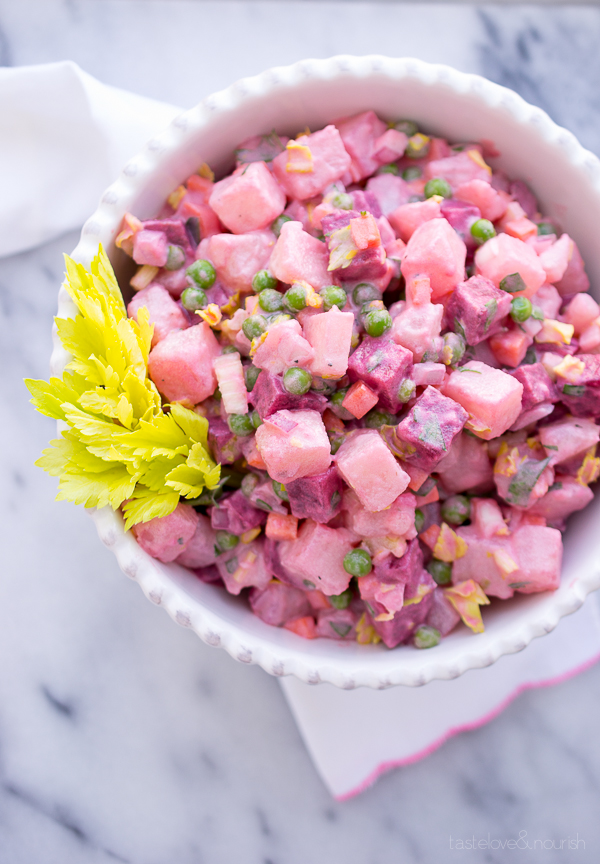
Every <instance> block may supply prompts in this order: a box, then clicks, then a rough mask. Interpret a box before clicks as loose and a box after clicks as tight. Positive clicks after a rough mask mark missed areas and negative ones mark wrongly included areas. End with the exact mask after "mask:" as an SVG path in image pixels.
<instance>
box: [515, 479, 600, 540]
mask: <svg viewBox="0 0 600 864" xmlns="http://www.w3.org/2000/svg"><path fill="white" fill-rule="evenodd" d="M593 498H594V493H593V492H592V490H591V489H590V487H589V486H586V485H585V484H583V483H580V482H579V481H578V480H576V479H575V477H570V476H569V475H568V474H557V475H556V477H555V481H554V483H553V484H552V487H551V488H550V489H549V490H548V491H547V492H546V494H545V495H544V497H543V498H540V499H539V501H536V502H535V504H534V505H533V507H531V508H530V509H529V510H528V511H527V512H528V513H530V514H531V515H533V516H542V517H543V518H544V519H546V521H547V522H548V523H549V524H550V526H551V527H553V528H559V529H562V528H563V527H564V524H565V520H566V519H567V518H568V517H569V516H570V515H571V513H575V512H576V511H577V510H583V508H584V507H587V505H588V504H589V503H590V501H592V500H593Z"/></svg>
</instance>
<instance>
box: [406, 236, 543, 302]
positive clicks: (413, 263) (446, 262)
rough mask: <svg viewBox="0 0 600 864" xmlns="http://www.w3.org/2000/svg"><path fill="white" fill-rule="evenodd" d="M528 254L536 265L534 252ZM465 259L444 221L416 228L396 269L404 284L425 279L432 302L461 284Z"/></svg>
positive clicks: (460, 243)
mask: <svg viewBox="0 0 600 864" xmlns="http://www.w3.org/2000/svg"><path fill="white" fill-rule="evenodd" d="M488 242H489V241H488ZM526 248H527V247H526ZM528 251H529V252H531V253H532V254H533V255H534V257H535V258H536V261H537V255H535V252H533V251H532V250H529V249H528ZM466 255H467V247H466V246H465V244H464V243H463V241H462V240H461V239H460V237H459V236H458V234H457V233H456V231H455V230H454V228H452V227H451V226H450V224H449V223H448V221H447V220H446V219H432V220H431V221H429V222H425V223H424V224H423V225H420V226H419V228H417V230H416V231H415V233H414V234H413V235H412V237H411V238H410V240H409V241H408V244H407V246H406V252H405V253H404V257H403V259H402V264H401V265H400V269H401V271H402V275H403V276H404V278H405V279H406V281H407V283H408V282H410V281H411V280H412V279H414V278H415V277H416V276H422V275H425V276H428V277H429V280H430V282H431V299H432V301H433V302H435V301H436V300H438V299H439V298H440V297H443V296H444V295H445V294H448V293H449V292H450V291H453V290H454V289H455V288H456V286H457V285H459V284H460V283H461V282H463V281H464V278H465V258H466ZM540 269H541V268H540ZM540 284H541V283H540ZM537 287H539V286H536V288H537Z"/></svg>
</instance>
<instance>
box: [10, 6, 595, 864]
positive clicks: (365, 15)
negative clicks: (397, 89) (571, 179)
mask: <svg viewBox="0 0 600 864" xmlns="http://www.w3.org/2000/svg"><path fill="white" fill-rule="evenodd" d="M225 23H227V25H228V26H229V29H228V31H227V32H228V33H231V34H233V35H232V36H231V37H230V38H229V39H228V40H225V41H221V42H218V41H215V40H213V39H212V36H211V34H212V33H214V32H223V31H224V29H225ZM188 25H189V26H188ZM0 34H1V35H0V58H1V59H2V60H3V62H5V63H6V62H11V63H14V64H23V63H35V62H47V61H49V60H57V59H64V58H67V57H69V58H72V59H75V60H77V61H78V62H79V63H80V64H81V65H82V66H83V68H84V69H86V70H87V71H89V72H91V73H93V74H95V75H97V76H98V77H99V78H101V79H102V80H105V81H107V82H109V83H113V84H116V85H119V86H122V87H129V88H130V89H133V90H137V91H139V92H142V93H144V94H145V95H149V96H154V97H156V98H160V99H164V100H166V101H173V102H179V103H180V104H184V105H187V104H191V103H192V102H193V101H195V100H196V99H197V98H200V97H201V96H203V95H205V94H206V93H208V92H210V91H211V90H214V89H217V88H220V87H222V86H225V85H226V84H228V83H229V82H230V81H231V80H233V79H235V78H237V77H239V76H241V75H246V74H252V73H254V72H257V71H260V69H262V68H264V67H266V66H268V65H271V64H274V63H283V62H291V61H292V60H295V59H299V58H300V57H302V56H305V55H309V54H310V55H313V56H326V55H328V54H332V53H338V52H351V51H354V52H357V53H366V52H370V51H381V52H383V53H386V52H387V53H392V54H393V53H398V54H400V53H405V54H413V55H416V56H420V57H423V58H424V59H428V60H438V61H441V62H448V63H452V64H454V65H456V66H457V67H459V68H462V69H465V70H467V71H481V72H483V73H484V74H487V75H488V76H489V77H491V78H494V79H495V80H498V81H500V82H501V83H504V84H508V85H509V86H512V87H514V88H515V89H517V90H519V92H521V93H522V94H523V95H524V96H525V98H528V99H529V100H530V101H532V102H536V103H538V104H540V105H542V107H544V108H546V110H548V111H549V113H550V114H552V116H553V117H554V119H556V120H557V121H558V122H560V123H563V124H565V125H567V126H568V127H569V128H571V129H572V130H573V131H574V132H575V133H576V134H577V135H579V137H580V138H581V140H582V141H583V143H584V144H586V145H587V146H588V147H590V148H591V149H594V150H596V152H599V151H600V119H599V118H598V112H597V108H598V98H599V97H598V86H597V85H598V79H599V76H598V71H599V70H598V64H599V61H598V58H597V51H596V46H597V44H598V38H599V36H600V10H598V9H594V8H590V7H586V8H568V9H567V8H557V7H553V8H551V9H548V8H536V7H523V8H516V7H506V8H500V7H485V8H481V9H477V8H472V7H467V6H459V7H454V6H447V5H444V6H443V7H441V6H440V7H436V6H424V5H407V6H396V5H392V4H389V3H386V4H381V5H376V4H373V5H370V6H368V5H365V4H359V3H352V4H344V3H319V4H315V3H309V2H302V3H293V2H288V3H285V4H277V3H272V2H271V3H260V2H257V3H239V2H235V0H231V2H227V3H208V2H207V3H202V2H196V3H194V2H179V0H147V2H132V0H87V2H77V0H72V2H64V3H60V2H57V0H48V2H39V3H34V2H32V0H21V2H20V3H19V4H16V3H8V2H4V0H0ZM2 134H6V133H5V130H2ZM75 242H76V237H75V235H70V236H66V237H61V238H59V239H57V240H56V241H55V242H53V243H50V244H48V245H47V246H45V247H43V248H41V249H37V250H34V251H32V252H30V253H27V254H21V255H18V256H14V257H12V258H7V259H4V260H0V363H1V368H2V371H3V374H2V376H1V378H0V384H1V388H2V403H1V404H2V424H1V426H0V443H1V445H2V446H1V448H0V466H1V470H2V475H1V476H2V493H3V494H2V497H1V499H0V508H1V510H0V514H1V516H2V529H3V534H2V537H3V547H4V556H3V566H2V569H1V571H0V574H1V575H0V660H1V662H0V862H1V864H59V862H60V864H105V862H106V864H108V862H115V861H116V862H130V864H175V862H177V864H205V862H209V864H305V862H307V861H309V862H318V864H320V862H322V861H323V862H325V861H327V862H338V861H343V862H348V864H388V862H393V864H396V862H403V864H404V862H406V864H413V862H414V864H417V862H425V864H430V862H435V864H445V862H451V861H472V862H477V864H480V862H492V864H495V862H502V864H504V862H506V861H515V862H525V861H532V860H536V861H537V860H548V861H565V862H567V861H569V862H571V861H579V860H591V861H597V860H598V857H599V851H598V850H600V826H599V824H598V818H597V814H598V805H599V803H600V795H599V777H600V746H599V743H598V731H597V730H598V721H597V716H598V705H599V697H598V695H597V694H598V692H599V689H600V667H596V668H593V669H590V670H589V671H587V672H585V673H583V674H582V675H580V676H579V677H578V678H576V679H574V680H571V681H569V682H566V683H564V684H561V685H559V686H556V687H553V688H549V689H546V690H539V691H535V692H530V693H527V694H525V695H522V696H521V697H519V698H518V699H517V700H516V701H515V702H514V703H513V704H512V705H511V706H510V707H509V708H508V709H507V710H506V711H505V712H504V713H503V714H502V715H501V716H500V717H498V718H497V719H496V720H494V721H493V722H492V723H490V724H489V725H488V726H486V727H484V728H482V729H479V730H477V731H474V732H471V733H468V734H462V735H460V736H458V737H457V738H454V739H453V740H451V741H449V742H448V743H446V744H445V745H444V746H443V747H442V748H441V749H440V750H439V751H437V752H436V753H434V754H433V755H432V756H430V757H429V758H427V759H426V760H424V761H422V762H419V763H417V764H414V765H411V766H408V767H405V768H403V769H401V770H398V771H394V772H392V773H391V774H389V775H387V776H385V777H383V778H382V779H381V780H379V781H378V783H377V784H376V785H375V786H374V787H373V788H372V789H370V790H368V791H367V792H365V793H364V794H362V795H361V796H359V797H358V798H355V799H353V800H350V801H348V802H346V803H343V804H337V803H335V802H332V801H331V799H330V798H329V796H328V794H327V792H326V791H325V789H324V788H323V786H322V784H321V783H320V781H319V779H318V778H317V776H316V774H315V772H314V769H313V768H312V765H311V763H310V761H309V758H308V756H307V754H306V752H305V750H304V748H303V746H302V743H301V741H300V738H299V735H298V733H297V731H296V729H295V727H294V724H293V721H292V719H291V717H290V715H289V712H288V710H287V707H286V705H285V703H284V700H283V697H282V694H281V691H280V689H279V686H278V684H277V682H276V681H275V680H274V679H271V678H269V677H268V676H267V675H266V674H264V673H263V672H262V671H261V670H259V669H256V668H248V667H245V666H242V665H239V664H236V663H235V662H234V661H232V660H231V659H230V658H229V657H228V656H227V655H226V654H225V653H224V652H223V651H217V650H214V649H211V648H208V647H207V646H205V645H203V644H202V643H201V642H200V641H199V640H198V639H197V638H196V637H195V636H194V635H193V634H192V633H190V632H189V631H188V630H185V629H182V628H179V627H177V626H176V625H175V624H174V623H173V622H172V621H171V620H170V619H168V617H167V616H166V615H165V614H164V612H163V611H162V610H160V609H157V608H155V607H153V606H152V605H151V604H150V603H148V602H147V601H146V600H145V598H144V597H143V596H142V594H141V592H140V591H139V589H138V587H137V586H136V585H135V584H133V583H131V582H129V581H128V580H127V579H126V578H125V577H124V576H123V575H122V574H121V572H120V571H119V569H118V567H117V564H116V561H115V559H114V558H113V556H112V555H111V554H110V553H109V552H108V551H107V550H105V549H104V547H102V545H101V544H100V543H99V541H98V539H97V537H96V535H95V531H94V528H93V525H92V523H91V521H90V520H89V519H88V518H87V517H86V516H85V514H84V513H83V512H81V511H80V510H77V509H76V508H74V507H72V506H70V505H67V504H55V503H54V501H53V497H54V494H55V482H54V481H53V480H52V479H50V478H48V477H47V476H46V475H44V474H43V473H42V472H41V471H40V470H39V469H37V468H35V467H34V466H33V462H34V460H35V458H37V456H38V455H39V453H40V451H41V450H42V448H43V447H44V445H45V443H46V442H47V441H48V439H49V438H50V437H51V436H52V435H53V434H54V424H53V423H52V422H51V421H49V420H45V419H44V418H42V417H40V416H39V415H36V414H35V413H34V412H33V410H32V409H31V407H30V406H29V405H28V402H27V398H28V397H27V393H26V391H25V390H24V388H23V386H22V384H21V379H22V378H23V377H24V376H33V377H42V376H46V375H47V370H48V357H49V353H50V348H51V343H50V326H51V320H52V315H53V313H54V310H55V305H56V300H55V297H56V290H57V285H58V283H59V281H60V278H61V273H62V259H61V252H63V251H68V250H70V249H72V248H73V246H74V245H75ZM521 831H526V832H527V837H528V838H529V840H530V841H532V842H533V840H535V839H536V838H541V839H544V840H545V839H551V840H558V841H560V839H561V838H566V837H569V836H570V837H575V836H576V835H578V836H579V838H581V839H582V840H583V841H584V842H585V848H584V847H583V846H582V845H581V844H580V847H579V849H578V850H577V852H571V853H569V852H565V851H562V852H561V851H555V852H551V851H546V852H543V853H539V852H538V853H533V852H527V851H524V852H520V851H517V850H515V851H510V852H508V851H504V852H502V851H475V852H474V851H465V852H460V851H457V850H456V846H457V843H456V841H457V839H461V840H463V842H465V841H466V840H467V839H469V838H471V837H472V835H475V836H476V838H477V839H481V838H487V837H488V834H489V835H490V837H491V838H492V839H498V840H499V841H505V840H507V839H510V838H517V837H518V836H519V832H521ZM450 837H452V838H453V840H454V845H453V847H452V848H451V845H450Z"/></svg>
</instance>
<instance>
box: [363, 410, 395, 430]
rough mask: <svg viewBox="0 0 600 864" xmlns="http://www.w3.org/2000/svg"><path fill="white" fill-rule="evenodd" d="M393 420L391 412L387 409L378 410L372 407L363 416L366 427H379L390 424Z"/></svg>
mask: <svg viewBox="0 0 600 864" xmlns="http://www.w3.org/2000/svg"><path fill="white" fill-rule="evenodd" d="M393 422H394V416H393V414H388V413H387V411H378V410H377V408H372V409H371V411H369V413H368V414H367V415H366V416H365V418H364V424H365V426H366V427H367V429H380V428H381V427H382V426H391V425H392V424H393Z"/></svg>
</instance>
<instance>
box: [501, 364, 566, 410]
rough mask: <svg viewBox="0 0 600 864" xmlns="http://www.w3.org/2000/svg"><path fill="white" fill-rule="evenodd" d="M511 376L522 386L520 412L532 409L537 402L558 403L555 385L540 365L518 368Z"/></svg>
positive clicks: (527, 365)
mask: <svg viewBox="0 0 600 864" xmlns="http://www.w3.org/2000/svg"><path fill="white" fill-rule="evenodd" d="M512 374H513V377H514V378H516V379H517V381H520V382H521V384H522V385H523V396H522V397H521V410H522V411H527V410H528V409H529V408H533V406H534V405H537V404H538V403H539V402H558V399H559V394H558V391H557V389H556V385H555V384H554V381H553V380H552V378H550V376H549V375H548V373H547V372H546V370H545V368H544V367H543V366H542V364H541V363H528V364H526V365H525V366H520V367H519V368H518V369H516V370H515V371H514V372H513V373H512Z"/></svg>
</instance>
